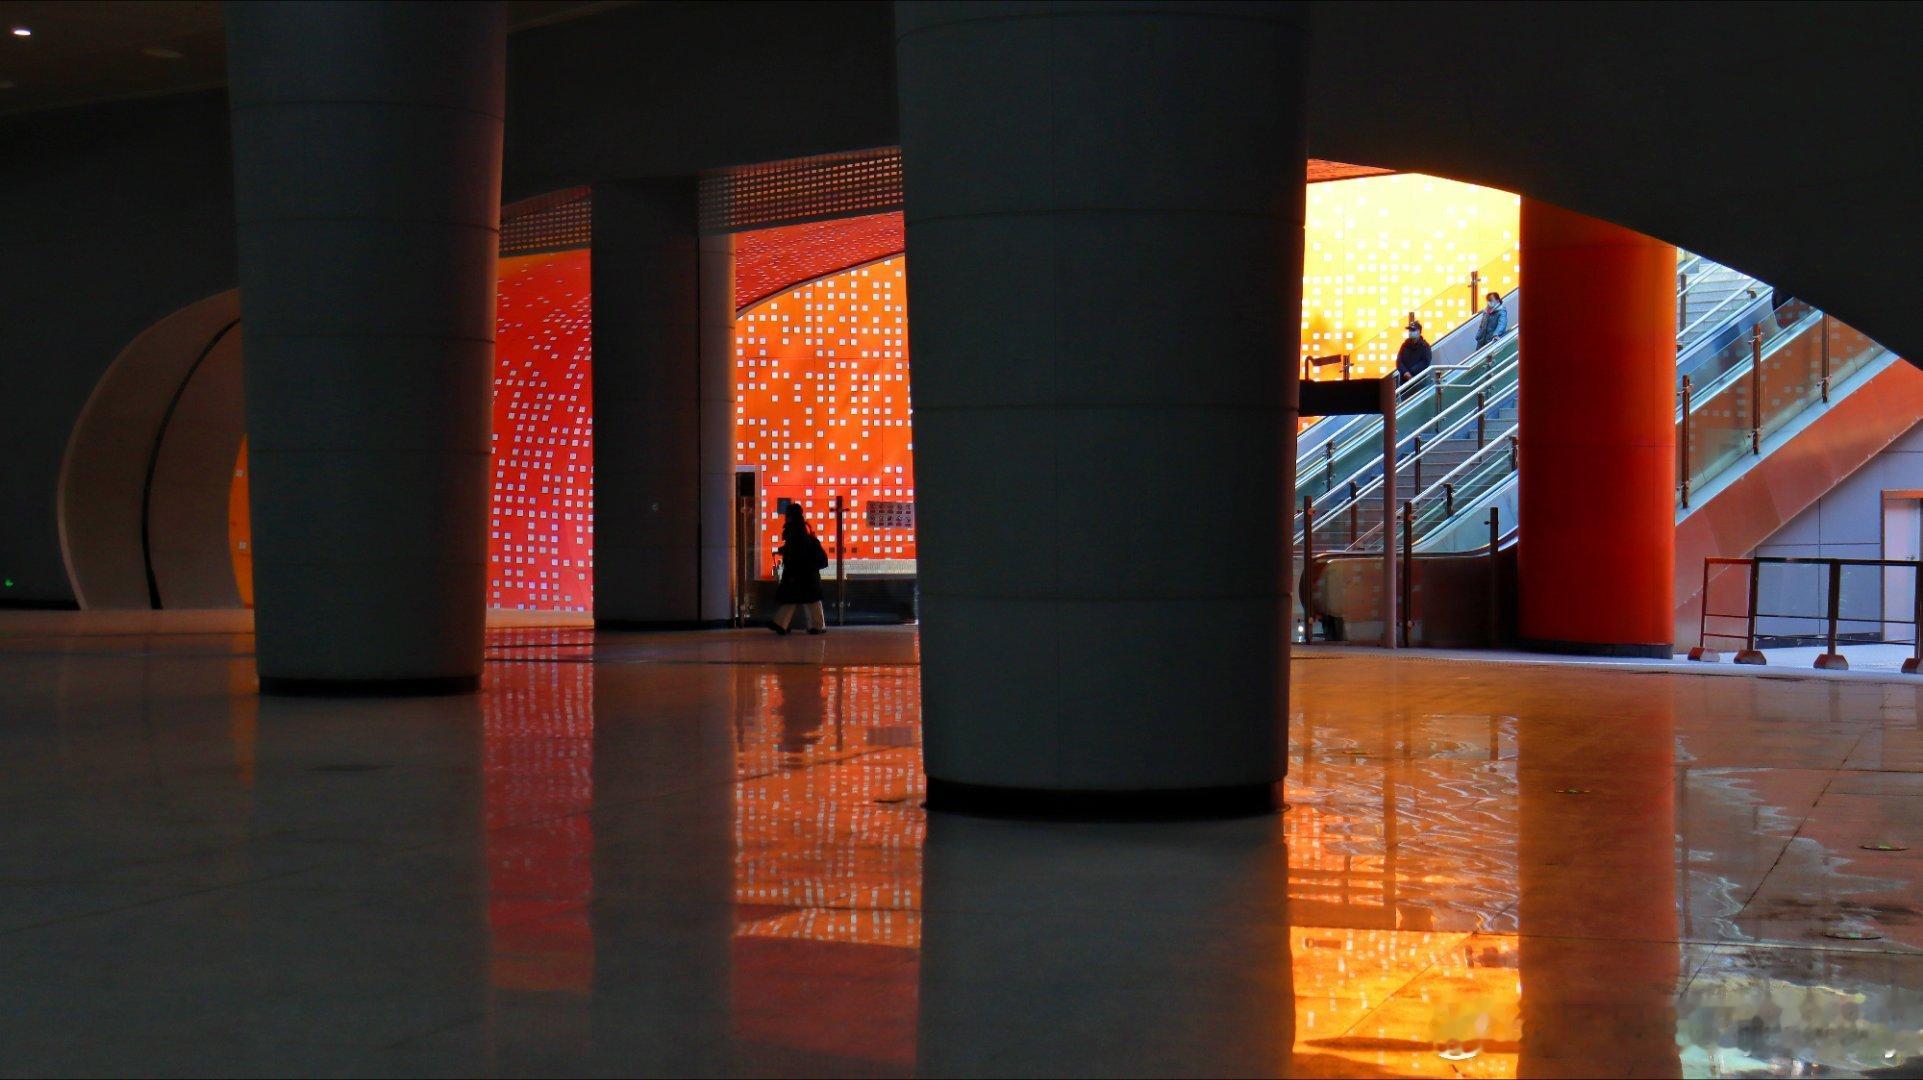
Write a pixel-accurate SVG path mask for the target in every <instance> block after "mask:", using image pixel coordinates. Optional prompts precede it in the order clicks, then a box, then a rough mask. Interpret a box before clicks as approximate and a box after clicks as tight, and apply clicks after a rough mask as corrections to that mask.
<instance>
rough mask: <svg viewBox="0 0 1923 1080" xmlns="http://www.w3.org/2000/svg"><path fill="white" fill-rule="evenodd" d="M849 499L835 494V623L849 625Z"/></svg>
mask: <svg viewBox="0 0 1923 1080" xmlns="http://www.w3.org/2000/svg"><path fill="white" fill-rule="evenodd" d="M847 507H848V500H847V499H846V498H845V497H844V496H841V495H837V496H835V625H836V626H846V625H848V536H847V532H846V529H845V526H846V524H847V521H846V516H847V515H846V511H847Z"/></svg>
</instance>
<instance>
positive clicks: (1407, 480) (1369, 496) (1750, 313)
mask: <svg viewBox="0 0 1923 1080" xmlns="http://www.w3.org/2000/svg"><path fill="white" fill-rule="evenodd" d="M1677 279H1678V286H1677V293H1676V297H1677V316H1678V317H1677V324H1678V326H1677V342H1678V353H1679V357H1680V359H1679V362H1678V379H1679V381H1680V380H1681V379H1682V377H1683V376H1684V375H1685V374H1688V373H1690V372H1692V371H1694V370H1695V368H1696V367H1697V365H1699V364H1709V363H1712V362H1715V361H1716V360H1717V358H1719V357H1720V356H1721V355H1722V354H1723V353H1724V352H1725V351H1727V349H1728V348H1729V347H1730V346H1731V344H1732V342H1733V341H1734V340H1735V338H1736V337H1737V336H1738V335H1739V334H1740V332H1741V328H1742V327H1743V326H1745V325H1747V322H1748V321H1752V320H1754V319H1756V318H1757V317H1758V316H1759V315H1760V314H1761V313H1764V312H1766V311H1767V310H1768V304H1769V297H1768V293H1769V290H1768V289H1767V288H1766V287H1764V286H1762V285H1761V284H1760V283H1759V282H1757V281H1755V280H1754V279H1752V278H1749V277H1747V276H1746V275H1743V274H1741V273H1740V272H1738V271H1734V270H1730V269H1728V268H1726V267H1722V266H1719V265H1717V264H1715V263H1712V262H1709V261H1708V260H1706V259H1703V258H1702V257H1701V256H1696V255H1688V254H1685V255H1683V256H1681V257H1680V259H1679V262H1678V273H1677ZM1519 294H1520V290H1516V291H1513V292H1511V293H1510V294H1509V296H1508V297H1506V298H1505V301H1504V303H1505V305H1506V306H1508V307H1509V309H1510V311H1511V312H1512V314H1513V313H1514V312H1515V310H1516V308H1517V306H1518V305H1517V304H1516V300H1517V299H1518V298H1519ZM1473 326H1474V322H1473V320H1472V321H1471V323H1470V324H1468V325H1466V326H1464V327H1462V328H1458V330H1457V331H1455V333H1454V334H1452V335H1451V337H1463V338H1466V340H1467V341H1468V342H1469V343H1470V345H1471V349H1470V350H1469V351H1466V352H1464V353H1461V354H1460V355H1461V358H1460V359H1459V360H1458V359H1456V358H1455V357H1454V356H1449V357H1446V358H1445V357H1444V356H1443V355H1442V350H1441V348H1440V343H1439V345H1438V350H1437V351H1438V358H1437V360H1436V363H1435V366H1434V367H1432V368H1431V369H1430V370H1429V371H1427V372H1424V373H1423V374H1422V375H1421V376H1419V377H1418V378H1415V379H1412V380H1410V381H1409V382H1408V383H1405V384H1404V385H1403V386H1401V387H1399V388H1398V391H1397V399H1396V400H1397V405H1396V459H1397V465H1396V485H1397V490H1398V491H1399V492H1406V493H1414V496H1415V498H1414V502H1415V504H1416V508H1417V511H1418V513H1421V514H1427V515H1428V522H1429V525H1430V528H1429V529H1428V530H1421V531H1419V535H1420V536H1422V537H1424V538H1426V539H1427V540H1428V548H1429V549H1431V550H1450V548H1448V547H1447V546H1446V543H1445V544H1444V546H1442V547H1440V548H1438V547H1437V537H1438V536H1443V537H1447V538H1450V539H1453V538H1454V536H1455V533H1454V531H1453V530H1451V529H1447V528H1442V526H1443V525H1444V524H1445V522H1448V523H1453V522H1454V521H1455V519H1457V518H1458V517H1459V516H1460V514H1459V511H1461V510H1462V509H1464V508H1467V507H1472V506H1476V505H1479V502H1480V501H1486V500H1487V499H1488V498H1491V497H1495V493H1494V490H1493V489H1494V488H1496V487H1498V486H1500V485H1499V481H1500V476H1499V475H1498V474H1497V472H1496V468H1497V463H1498V462H1499V461H1509V462H1512V463H1513V461H1514V460H1515V454H1514V449H1513V442H1514V435H1515V432H1516V378H1517V371H1518V366H1517V360H1518V345H1519V341H1520V329H1521V327H1520V319H1513V320H1512V322H1511V325H1510V327H1509V330H1508V332H1507V333H1506V334H1504V335H1503V336H1502V337H1501V338H1499V339H1497V340H1496V341H1494V342H1492V343H1491V344H1489V345H1488V346H1486V347H1484V348H1482V349H1479V350H1477V349H1474V348H1473V340H1474V339H1473V333H1472V331H1473ZM1325 426H1326V431H1323V430H1318V429H1323V428H1325ZM1297 446H1298V449H1297V453H1298V457H1297V471H1296V492H1297V503H1296V508H1295V509H1296V515H1295V529H1294V531H1295V543H1296V549H1297V551H1298V552H1302V551H1308V552H1310V553H1338V552H1346V551H1356V550H1365V549H1370V548H1374V549H1378V550H1379V548H1380V545H1381V538H1382V518H1381V512H1382V502H1381V497H1380V492H1381V488H1382V479H1383V478H1382V460H1383V459H1382V420H1381V418H1380V417H1375V416H1360V417H1340V418H1331V419H1330V420H1326V421H1323V422H1322V423H1320V424H1317V425H1315V426H1313V427H1311V428H1310V429H1308V430H1307V431H1305V432H1304V433H1303V437H1302V439H1301V440H1300V441H1299V442H1298V444H1297ZM1509 520H1512V521H1513V520H1514V519H1513V516H1511V517H1510V518H1509ZM1476 542H1477V543H1480V542H1483V541H1482V540H1481V538H1480V537H1478V538H1477V541H1476Z"/></svg>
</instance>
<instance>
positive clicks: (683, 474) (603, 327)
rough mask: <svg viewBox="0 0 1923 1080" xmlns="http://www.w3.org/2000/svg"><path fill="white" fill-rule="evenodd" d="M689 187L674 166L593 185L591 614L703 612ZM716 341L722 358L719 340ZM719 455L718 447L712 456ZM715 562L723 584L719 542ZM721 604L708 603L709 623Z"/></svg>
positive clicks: (697, 262) (695, 263)
mask: <svg viewBox="0 0 1923 1080" xmlns="http://www.w3.org/2000/svg"><path fill="white" fill-rule="evenodd" d="M695 199H696V196H695V184H694V181H692V180H683V179H671V180H633V181H617V182H610V183H603V184H597V185H595V188H594V617H595V621H596V622H597V623H598V624H600V625H603V626H616V627H633V628H658V629H673V628H686V627H694V626H700V625H703V620H704V618H707V617H710V616H707V613H706V610H705V605H704V604H703V592H704V586H705V584H706V576H707V575H706V573H705V571H706V569H707V567H706V563H705V561H704V558H703V556H704V545H705V542H706V540H707V537H708V530H709V522H708V520H707V518H708V515H707V514H706V513H705V511H706V508H707V504H708V502H709V501H710V500H709V499H707V498H705V497H704V490H703V489H704V481H705V479H706V473H707V470H708V468H709V467H710V463H709V461H708V458H709V457H710V454H709V450H710V448H709V447H708V446H707V445H706V443H707V440H706V439H705V437H704V435H705V429H706V419H707V410H706V409H705V408H704V402H705V400H706V398H707V396H708V393H709V389H710V388H709V386H708V383H709V382H710V381H711V380H710V379H708V378H706V377H705V373H704V363H705V362H706V360H707V358H708V353H709V350H708V348H707V347H706V345H705V344H704V342H705V336H704V323H705V319H704V303H703V298H704V286H705V285H707V284H709V282H708V280H707V279H708V277H709V276H710V274H709V273H708V272H707V271H704V266H707V264H708V263H709V262H710V260H709V259H707V258H705V257H704V256H705V252H704V251H703V247H704V245H703V244H701V242H700V241H699V239H698V238H697V236H696V233H695V207H696V201H695ZM714 269H715V267H711V266H710V267H708V270H714ZM720 269H722V270H727V271H728V273H729V276H730V277H731V276H732V271H731V269H729V268H728V267H726V266H722V267H720ZM720 349H721V352H720V356H721V358H722V359H723V361H724V362H725V361H726V359H727V351H726V350H727V343H726V341H725V340H724V341H723V342H722V343H721V345H720ZM725 381H726V376H725V375H724V376H723V383H724V384H725ZM727 419H729V420H730V421H731V420H732V417H728V418H727ZM730 460H732V447H729V448H728V450H727V451H726V452H725V456H724V457H723V458H722V462H723V464H724V466H725V463H726V462H727V461H730ZM724 524H725V523H724ZM721 535H722V537H723V540H724V542H725V538H726V536H727V533H726V532H725V531H724V532H723V533H722V534H721ZM720 571H721V575H722V576H721V579H720V584H721V585H722V587H723V588H725V587H726V584H727V576H726V574H727V564H726V556H725V554H724V555H723V558H722V565H721V567H720ZM725 606H726V605H725V603H724V604H723V607H724V609H725ZM726 617H727V613H726V611H725V610H723V611H721V612H720V613H719V614H715V615H713V616H711V618H712V619H713V620H714V621H715V622H716V624H717V625H720V624H721V622H720V621H721V620H724V619H725V618H726Z"/></svg>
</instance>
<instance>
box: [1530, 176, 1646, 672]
mask: <svg viewBox="0 0 1923 1080" xmlns="http://www.w3.org/2000/svg"><path fill="white" fill-rule="evenodd" d="M1522 279H1523V285H1524V288H1523V290H1522V298H1521V310H1520V311H1519V312H1518V317H1519V322H1520V328H1521V333H1522V358H1521V391H1520V393H1521V407H1520V414H1521V431H1520V440H1521V446H1520V451H1521V458H1522V460H1521V473H1522V475H1521V480H1520V484H1521V487H1520V494H1521V502H1522V505H1521V513H1520V518H1521V537H1522V539H1521V548H1520V551H1519V552H1518V554H1519V567H1520V582H1521V588H1520V590H1519V594H1520V595H1519V603H1520V611H1519V618H1520V628H1521V636H1522V638H1523V640H1524V641H1525V642H1526V643H1528V644H1530V645H1531V646H1533V647H1538V648H1542V649H1547V650H1554V651H1564V652H1580V653H1593V654H1603V655H1619V656H1660V657H1665V658H1666V657H1668V656H1669V655H1670V652H1671V645H1672V641H1673V635H1674V625H1675V612H1674V610H1673V609H1674V607H1675V598H1674V593H1673V588H1674V585H1673V582H1674V580H1675V573H1674V568H1675V562H1676V508H1675V489H1676V427H1675V425H1676V415H1675V410H1676V404H1675V389H1676V385H1675V384H1676V249H1675V248H1673V247H1671V246H1670V245H1668V244H1665V243H1662V242H1660V241H1658V240H1655V239H1653V238H1651V237H1648V236H1644V235H1642V234H1641V233H1637V232H1632V231H1630V230H1628V229H1625V228H1622V227H1620V226H1617V225H1611V224H1609V223H1608V222H1605V221H1598V220H1596V219H1595V218H1591V217H1585V216H1583V215H1581V214H1576V213H1572V212H1570V211H1567V210H1560V209H1557V208H1556V207H1553V206H1549V205H1546V204H1543V203H1538V202H1532V201H1530V200H1528V199H1524V200H1523V202H1522Z"/></svg>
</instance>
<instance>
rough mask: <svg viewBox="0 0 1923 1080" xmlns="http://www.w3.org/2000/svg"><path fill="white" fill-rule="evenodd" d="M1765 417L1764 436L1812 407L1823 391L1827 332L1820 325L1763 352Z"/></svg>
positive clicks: (1762, 419)
mask: <svg viewBox="0 0 1923 1080" xmlns="http://www.w3.org/2000/svg"><path fill="white" fill-rule="evenodd" d="M1761 382H1762V386H1761V388H1760V393H1761V395H1762V409H1763V411H1762V416H1761V422H1760V424H1759V427H1760V428H1761V435H1762V437H1763V438H1768V437H1769V436H1770V435H1771V434H1772V433H1773V432H1775V431H1776V430H1777V429H1779V428H1781V427H1782V426H1783V425H1784V424H1786V423H1788V422H1789V420H1790V418H1791V417H1794V416H1795V415H1796V414H1797V413H1800V412H1802V411H1803V410H1804V409H1806V408H1808V407H1809V406H1810V405H1811V404H1812V403H1813V402H1815V401H1817V400H1818V399H1820V398H1821V397H1822V393H1823V335H1822V332H1821V329H1820V327H1817V326H1812V327H1811V328H1809V329H1807V330H1805V331H1803V332H1802V333H1797V334H1793V335H1785V338H1784V340H1782V341H1779V342H1776V343H1775V344H1774V347H1773V348H1768V349H1765V350H1764V351H1763V364H1762V379H1761Z"/></svg>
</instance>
